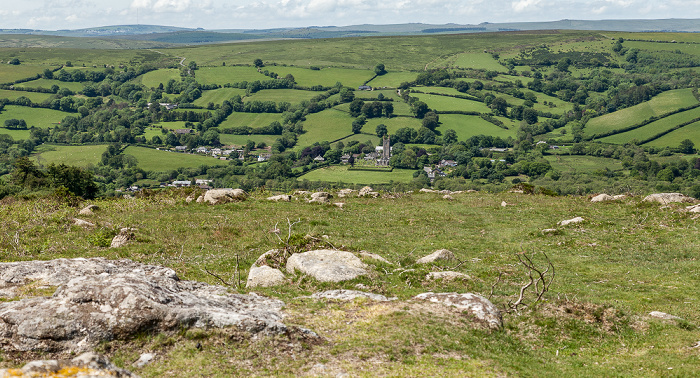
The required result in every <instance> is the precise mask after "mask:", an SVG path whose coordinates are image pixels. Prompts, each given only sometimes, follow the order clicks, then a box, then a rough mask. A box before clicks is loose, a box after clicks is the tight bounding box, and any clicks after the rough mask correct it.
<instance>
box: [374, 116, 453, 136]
mask: <svg viewBox="0 0 700 378" xmlns="http://www.w3.org/2000/svg"><path fill="white" fill-rule="evenodd" d="M440 119H441V120H442V116H440ZM380 124H384V126H386V129H387V130H388V132H389V134H394V133H396V130H398V129H400V128H402V127H410V128H412V129H416V130H418V129H419V128H420V127H421V120H420V119H417V118H412V117H410V118H409V117H391V118H370V119H368V120H367V123H365V125H364V126H362V132H363V133H366V134H372V135H375V134H376V130H377V126H379V125H380Z"/></svg>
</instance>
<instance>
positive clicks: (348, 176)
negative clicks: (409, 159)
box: [299, 138, 415, 185]
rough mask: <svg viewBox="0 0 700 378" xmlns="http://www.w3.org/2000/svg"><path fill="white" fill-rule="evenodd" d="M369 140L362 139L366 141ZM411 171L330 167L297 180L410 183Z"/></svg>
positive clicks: (314, 171)
mask: <svg viewBox="0 0 700 378" xmlns="http://www.w3.org/2000/svg"><path fill="white" fill-rule="evenodd" d="M367 139H370V138H365V139H362V138H360V140H361V141H363V142H364V141H366V140H367ZM413 172H415V171H414V170H412V169H394V170H393V171H391V172H370V171H348V167H347V166H331V167H325V168H320V169H316V170H313V171H311V172H309V173H307V174H305V175H303V176H301V177H299V180H309V181H327V182H344V183H348V184H363V185H364V184H387V183H389V181H394V182H410V181H411V180H413Z"/></svg>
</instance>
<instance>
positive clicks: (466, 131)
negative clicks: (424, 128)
mask: <svg viewBox="0 0 700 378" xmlns="http://www.w3.org/2000/svg"><path fill="white" fill-rule="evenodd" d="M440 123H441V125H440V127H439V128H438V130H440V131H441V132H443V133H444V132H445V130H447V129H454V130H455V131H456V132H457V138H458V139H459V140H466V139H468V138H470V137H473V136H475V135H493V136H494V137H496V136H497V137H501V138H503V139H505V138H507V137H509V136H510V137H515V130H506V129H503V128H500V127H498V126H496V125H494V124H493V123H490V122H488V121H485V120H484V119H483V118H481V117H479V116H466V115H461V114H442V115H440Z"/></svg>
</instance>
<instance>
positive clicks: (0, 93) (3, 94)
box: [0, 89, 51, 104]
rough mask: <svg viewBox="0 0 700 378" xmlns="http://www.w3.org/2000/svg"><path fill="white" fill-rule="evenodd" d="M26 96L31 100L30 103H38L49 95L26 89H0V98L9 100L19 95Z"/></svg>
mask: <svg viewBox="0 0 700 378" xmlns="http://www.w3.org/2000/svg"><path fill="white" fill-rule="evenodd" d="M22 96H24V97H26V98H28V99H30V100H31V101H32V103H35V104H40V103H42V102H44V101H45V100H47V99H48V98H49V97H51V94H49V93H38V92H27V91H13V90H8V89H0V98H7V99H10V100H13V101H14V100H16V99H17V98H19V97H22Z"/></svg>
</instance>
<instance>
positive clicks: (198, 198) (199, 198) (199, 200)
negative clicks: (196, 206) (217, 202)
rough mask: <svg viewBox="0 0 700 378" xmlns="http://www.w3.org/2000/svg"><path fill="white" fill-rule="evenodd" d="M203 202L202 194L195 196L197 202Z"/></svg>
mask: <svg viewBox="0 0 700 378" xmlns="http://www.w3.org/2000/svg"><path fill="white" fill-rule="evenodd" d="M203 202H204V196H203V195H202V196H199V197H197V203H203Z"/></svg>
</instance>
